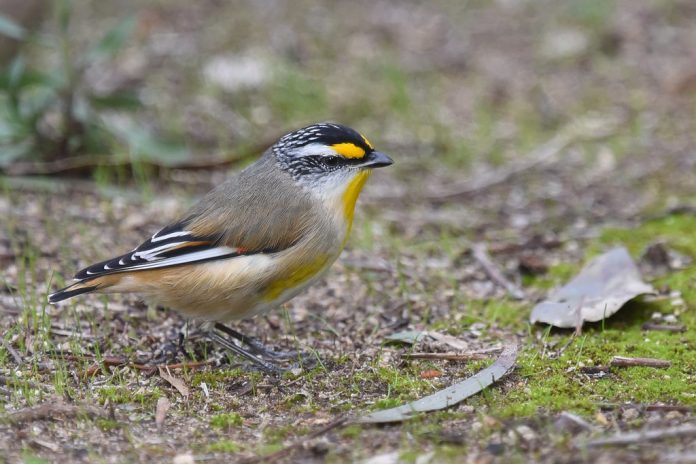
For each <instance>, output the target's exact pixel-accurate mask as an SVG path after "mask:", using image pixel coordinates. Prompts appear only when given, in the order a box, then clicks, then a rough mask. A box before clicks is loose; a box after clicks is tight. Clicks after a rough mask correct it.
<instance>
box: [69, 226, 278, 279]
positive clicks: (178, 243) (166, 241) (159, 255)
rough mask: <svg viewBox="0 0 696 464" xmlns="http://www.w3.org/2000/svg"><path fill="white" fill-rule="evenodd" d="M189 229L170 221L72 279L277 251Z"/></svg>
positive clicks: (83, 270) (91, 277)
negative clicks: (227, 241) (228, 242)
mask: <svg viewBox="0 0 696 464" xmlns="http://www.w3.org/2000/svg"><path fill="white" fill-rule="evenodd" d="M188 228H189V227H188V221H181V222H178V223H175V224H171V225H169V226H167V227H165V228H163V229H162V230H160V231H159V232H157V233H156V234H154V235H153V236H152V237H150V238H149V239H148V240H147V241H145V242H144V243H142V244H141V245H140V246H138V247H137V248H134V249H133V250H131V251H130V252H128V253H126V254H124V255H121V256H117V257H115V258H112V259H109V260H106V261H102V262H100V263H97V264H93V265H91V266H89V267H87V268H85V269H82V270H81V271H79V272H78V273H77V274H75V279H76V280H85V279H93V278H95V277H100V276H103V275H107V274H114V273H119V272H130V271H140V270H145V269H159V268H164V267H171V266H178V265H182V264H192V263H202V262H205V261H212V260H216V259H224V258H233V257H236V256H243V255H249V254H258V253H274V252H276V251H280V250H275V249H256V250H250V249H247V248H243V247H241V246H238V247H235V246H229V245H226V244H224V243H223V244H221V243H220V240H219V238H218V237H216V236H213V235H196V234H195V233H193V232H191V231H190V230H188Z"/></svg>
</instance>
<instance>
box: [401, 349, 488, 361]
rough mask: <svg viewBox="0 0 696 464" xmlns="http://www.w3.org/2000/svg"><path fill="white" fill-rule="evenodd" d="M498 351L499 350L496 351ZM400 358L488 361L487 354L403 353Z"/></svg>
mask: <svg viewBox="0 0 696 464" xmlns="http://www.w3.org/2000/svg"><path fill="white" fill-rule="evenodd" d="M497 351H500V350H497ZM401 357H402V358H406V359H442V360H446V361H472V360H476V359H488V358H489V357H490V355H489V353H481V352H469V353H404V354H403V355H402V356H401Z"/></svg>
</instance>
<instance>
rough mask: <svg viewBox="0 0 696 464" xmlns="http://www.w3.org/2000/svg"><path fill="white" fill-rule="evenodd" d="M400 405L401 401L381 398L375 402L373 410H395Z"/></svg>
mask: <svg viewBox="0 0 696 464" xmlns="http://www.w3.org/2000/svg"><path fill="white" fill-rule="evenodd" d="M400 404H401V400H399V399H398V398H382V399H381V400H377V401H376V402H375V408H377V409H389V408H395V407H397V406H399V405H400Z"/></svg>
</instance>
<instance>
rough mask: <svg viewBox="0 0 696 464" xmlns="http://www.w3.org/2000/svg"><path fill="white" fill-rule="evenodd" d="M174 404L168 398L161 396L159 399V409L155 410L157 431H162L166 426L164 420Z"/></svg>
mask: <svg viewBox="0 0 696 464" xmlns="http://www.w3.org/2000/svg"><path fill="white" fill-rule="evenodd" d="M171 405H172V403H171V402H170V401H169V399H168V398H167V397H166V396H160V397H159V398H158V399H157V407H156V409H155V424H156V425H157V429H158V430H159V429H161V428H162V425H163V424H164V418H165V417H166V416H167V411H169V408H170V407H171Z"/></svg>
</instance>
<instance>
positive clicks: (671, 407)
mask: <svg viewBox="0 0 696 464" xmlns="http://www.w3.org/2000/svg"><path fill="white" fill-rule="evenodd" d="M596 404H597V406H599V407H600V408H601V409H605V410H610V409H620V408H636V409H640V410H643V411H662V412H669V411H678V412H684V413H686V412H691V411H694V410H696V407H694V406H684V405H682V404H641V403H596Z"/></svg>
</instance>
